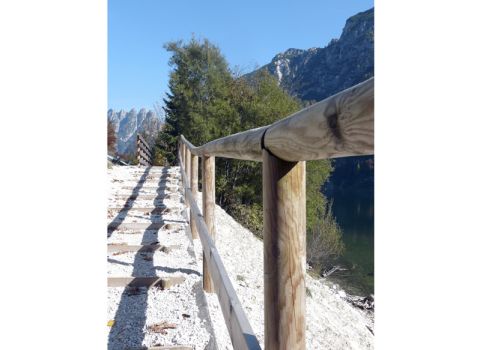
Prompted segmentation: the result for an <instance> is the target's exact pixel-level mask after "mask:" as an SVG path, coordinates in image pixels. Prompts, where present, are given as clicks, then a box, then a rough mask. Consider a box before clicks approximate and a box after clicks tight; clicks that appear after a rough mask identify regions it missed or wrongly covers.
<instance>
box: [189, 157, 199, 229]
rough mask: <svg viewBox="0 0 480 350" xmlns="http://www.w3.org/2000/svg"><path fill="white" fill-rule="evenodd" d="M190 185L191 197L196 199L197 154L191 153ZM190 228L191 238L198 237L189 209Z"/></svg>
mask: <svg viewBox="0 0 480 350" xmlns="http://www.w3.org/2000/svg"><path fill="white" fill-rule="evenodd" d="M190 172H191V176H190V186H191V188H192V194H193V198H194V200H195V201H196V200H197V193H198V156H195V155H192V165H191V167H190ZM190 230H191V231H192V238H193V239H195V238H198V230H197V224H196V223H195V219H194V218H193V212H192V210H191V209H190Z"/></svg>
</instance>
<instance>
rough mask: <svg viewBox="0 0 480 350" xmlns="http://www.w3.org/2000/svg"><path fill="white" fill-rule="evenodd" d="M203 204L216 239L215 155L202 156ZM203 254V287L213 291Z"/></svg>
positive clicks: (209, 291)
mask: <svg viewBox="0 0 480 350" xmlns="http://www.w3.org/2000/svg"><path fill="white" fill-rule="evenodd" d="M202 199H203V200H202V204H203V211H202V212H203V218H204V220H205V223H206V225H207V231H208V232H209V233H210V235H211V237H212V240H213V241H215V157H207V156H204V157H203V158H202ZM205 260H206V257H205V254H204V255H203V289H204V290H205V291H206V292H208V293H212V292H213V284H212V280H211V276H210V271H209V270H208V264H206V261H205Z"/></svg>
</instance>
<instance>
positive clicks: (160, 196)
mask: <svg viewBox="0 0 480 350" xmlns="http://www.w3.org/2000/svg"><path fill="white" fill-rule="evenodd" d="M177 198H180V194H179V193H165V194H131V195H128V194H126V195H124V194H116V195H115V197H113V199H115V200H152V199H177Z"/></svg>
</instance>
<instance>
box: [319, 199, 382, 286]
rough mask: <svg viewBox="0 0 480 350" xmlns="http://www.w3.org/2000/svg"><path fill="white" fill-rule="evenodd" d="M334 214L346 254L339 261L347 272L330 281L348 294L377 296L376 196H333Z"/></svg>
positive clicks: (334, 275)
mask: <svg viewBox="0 0 480 350" xmlns="http://www.w3.org/2000/svg"><path fill="white" fill-rule="evenodd" d="M329 199H330V200H332V199H333V205H332V211H333V215H334V216H335V217H336V219H337V222H338V224H339V225H340V227H341V228H342V231H343V241H344V243H345V248H346V251H345V254H344V256H343V257H341V258H340V259H339V263H340V265H342V266H345V267H346V268H348V271H339V272H336V273H334V274H332V275H331V276H330V277H329V279H330V280H331V281H334V282H335V283H338V284H339V285H340V286H341V287H342V288H343V289H344V290H345V291H347V293H350V294H354V295H368V294H374V217H373V216H374V210H373V209H374V203H373V193H370V192H367V193H365V192H357V193H355V192H348V193H342V194H334V195H333V196H332V197H331V198H329Z"/></svg>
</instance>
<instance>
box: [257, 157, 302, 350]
mask: <svg viewBox="0 0 480 350" xmlns="http://www.w3.org/2000/svg"><path fill="white" fill-rule="evenodd" d="M305 182H306V181H305V162H286V161H283V160H281V159H278V158H277V157H275V156H272V155H270V154H269V153H268V152H267V151H265V150H264V151H263V218H264V223H263V247H264V255H263V260H264V288H265V294H264V298H265V299H264V305H265V309H264V310H265V323H264V327H265V349H268V350H271V349H278V350H287V349H288V350H297V349H298V350H300V349H305V346H306V344H305V331H306V330H305V314H306V313H305V274H306V256H305V245H306V231H305V230H306V229H305V227H306V225H305V224H306V209H305V206H306V202H305V201H306V189H305Z"/></svg>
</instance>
